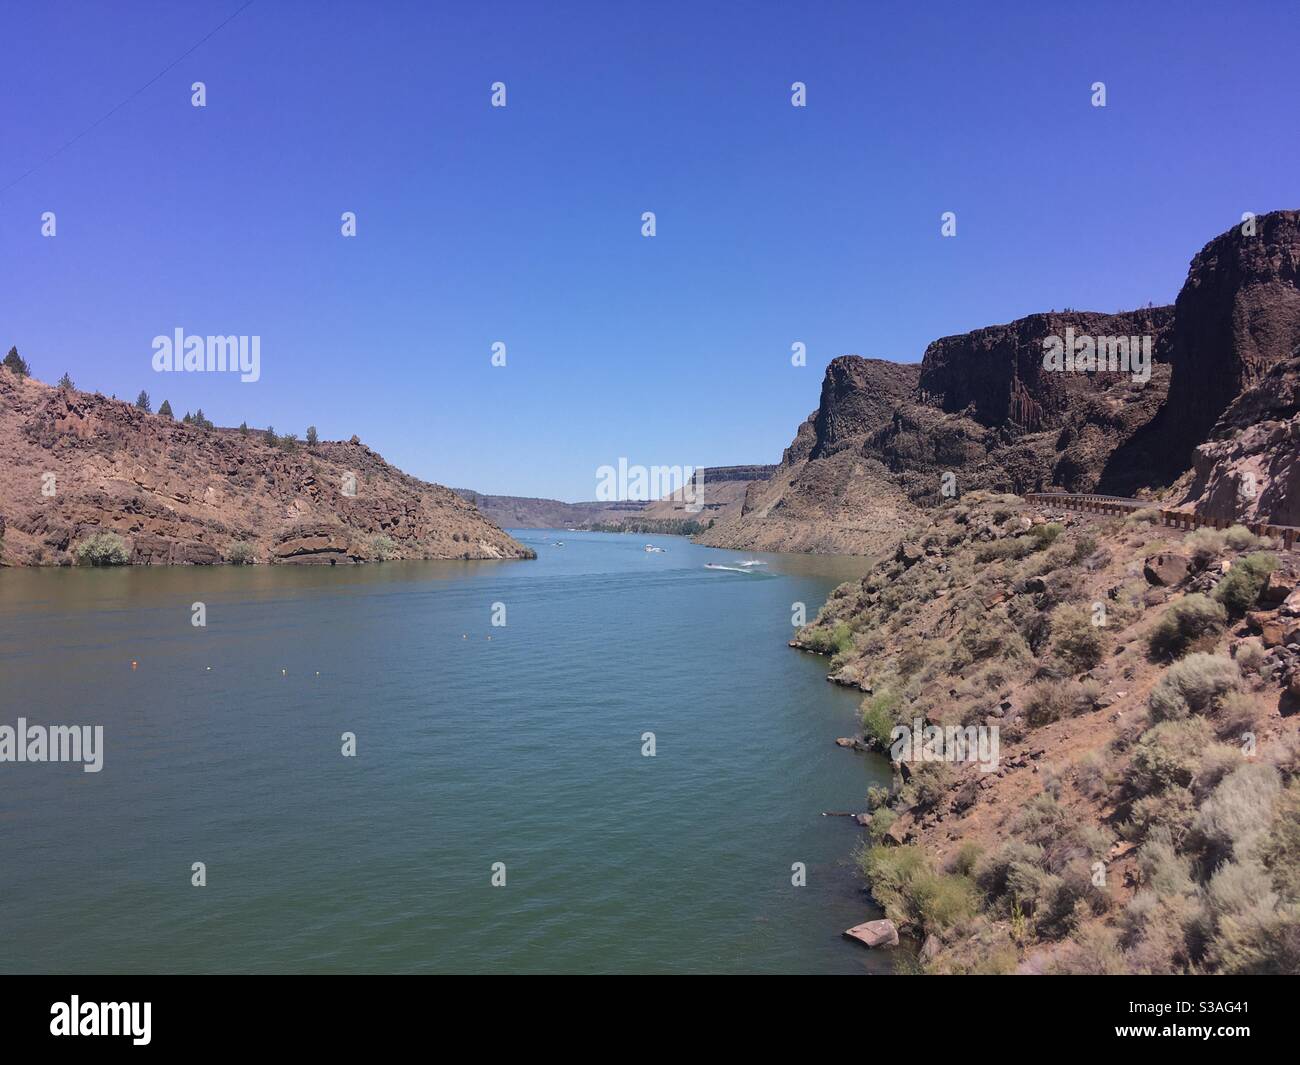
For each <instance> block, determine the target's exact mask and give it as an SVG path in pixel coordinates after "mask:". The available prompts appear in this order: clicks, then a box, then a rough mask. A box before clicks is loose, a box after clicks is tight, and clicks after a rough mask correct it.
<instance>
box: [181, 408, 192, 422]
mask: <svg viewBox="0 0 1300 1065" xmlns="http://www.w3.org/2000/svg"><path fill="white" fill-rule="evenodd" d="M181 421H183V422H184V423H185V424H186V425H193V424H194V415H193V414H191V413H190V412H189V411H186V412H185V417H184V418H182V419H181Z"/></svg>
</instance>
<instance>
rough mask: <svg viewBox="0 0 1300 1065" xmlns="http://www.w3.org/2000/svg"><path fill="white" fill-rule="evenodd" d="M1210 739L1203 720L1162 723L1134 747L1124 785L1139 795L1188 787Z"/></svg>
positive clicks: (1144, 735)
mask: <svg viewBox="0 0 1300 1065" xmlns="http://www.w3.org/2000/svg"><path fill="white" fill-rule="evenodd" d="M1212 739H1213V737H1212V735H1211V733H1210V726H1209V725H1208V724H1207V723H1206V722H1205V720H1204V719H1203V718H1199V717H1198V718H1191V719H1188V720H1184V721H1162V722H1161V723H1160V724H1159V725H1157V726H1156V727H1155V728H1153V729H1148V730H1147V731H1146V732H1144V733H1143V734H1142V738H1141V739H1140V740H1138V742H1137V743H1136V744H1135V745H1134V747H1133V757H1132V758H1130V759H1129V764H1128V769H1127V770H1126V772H1125V774H1124V783H1125V784H1126V785H1127V786H1128V788H1129V791H1130V792H1131V793H1133V794H1134V795H1139V796H1140V795H1150V794H1153V793H1155V792H1160V791H1164V790H1165V789H1166V788H1171V787H1183V788H1186V787H1190V786H1191V783H1192V780H1193V779H1195V777H1196V773H1197V770H1198V769H1199V768H1200V764H1201V751H1202V749H1203V748H1205V747H1207V746H1208V745H1209V744H1210V742H1211V740H1212Z"/></svg>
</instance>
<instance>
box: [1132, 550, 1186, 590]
mask: <svg viewBox="0 0 1300 1065" xmlns="http://www.w3.org/2000/svg"><path fill="white" fill-rule="evenodd" d="M1190 568H1191V564H1190V561H1189V560H1188V558H1187V556H1186V555H1178V554H1173V553H1167V554H1159V555H1152V556H1151V557H1150V558H1148V559H1147V560H1146V562H1144V563H1143V565H1142V575H1143V576H1144V577H1146V579H1147V583H1148V584H1155V585H1161V586H1163V587H1170V586H1172V585H1175V584H1178V583H1179V582H1180V581H1182V580H1184V579H1185V578H1186V577H1187V573H1188V570H1189V569H1190Z"/></svg>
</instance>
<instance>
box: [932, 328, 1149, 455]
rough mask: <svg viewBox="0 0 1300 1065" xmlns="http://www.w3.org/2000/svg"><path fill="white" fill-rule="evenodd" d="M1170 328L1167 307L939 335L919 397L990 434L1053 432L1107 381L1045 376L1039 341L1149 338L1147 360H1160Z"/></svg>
mask: <svg viewBox="0 0 1300 1065" xmlns="http://www.w3.org/2000/svg"><path fill="white" fill-rule="evenodd" d="M1172 324H1173V308H1171V307H1151V308H1146V309H1142V310H1136V311H1128V312H1125V313H1123V314H1099V313H1095V312H1089V311H1060V312H1057V311H1053V312H1050V313H1047V314H1032V315H1030V316H1029V317H1028V318H1021V319H1019V320H1018V321H1015V322H1010V323H1008V324H1006V325H993V326H988V327H986V328H984V329H976V330H974V331H973V332H970V333H962V334H960V335H958V336H950V337H943V338H942V339H940V340H936V341H935V342H934V343H933V344H931V345H930V346H929V347H928V348H926V350H925V356H924V358H923V359H922V362H921V381H920V388H921V395H922V398H923V399H925V400H927V401H929V402H932V403H933V404H934V405H936V406H938V407H939V409H941V410H943V411H946V412H959V411H967V412H969V414H970V416H971V417H972V418H974V420H975V421H977V422H979V423H980V424H981V425H984V426H988V427H990V428H1004V427H1005V428H1008V429H1010V430H1011V431H1012V432H1018V433H1033V432H1038V431H1041V430H1044V429H1051V428H1059V427H1061V426H1063V425H1065V424H1066V423H1067V422H1068V420H1069V413H1070V410H1071V408H1072V407H1073V406H1074V405H1075V404H1076V403H1077V402H1078V401H1080V400H1081V399H1083V398H1084V397H1087V396H1089V395H1096V394H1099V393H1103V392H1105V391H1107V390H1108V387H1109V384H1110V382H1111V381H1112V380H1113V375H1107V374H1099V375H1096V376H1091V375H1088V374H1078V373H1061V372H1056V371H1052V370H1046V369H1044V367H1043V348H1044V341H1046V340H1047V339H1048V338H1049V337H1059V338H1065V337H1066V336H1067V333H1068V334H1071V335H1073V336H1076V337H1083V336H1088V337H1092V338H1094V339H1096V338H1098V337H1124V338H1133V337H1137V338H1150V343H1151V348H1152V355H1153V358H1154V359H1155V360H1157V361H1160V362H1165V361H1167V360H1168V355H1167V343H1168V334H1169V330H1170V326H1171V325H1172ZM1129 379H1130V380H1132V375H1131V374H1130V375H1129Z"/></svg>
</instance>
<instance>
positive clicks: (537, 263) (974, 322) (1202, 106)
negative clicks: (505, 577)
mask: <svg viewBox="0 0 1300 1065" xmlns="http://www.w3.org/2000/svg"><path fill="white" fill-rule="evenodd" d="M243 3H244V0H219V2H218V0H211V2H208V0H204V2H186V3H176V2H174V0H170V2H157V3H153V2H143V0H123V2H121V3H113V4H107V3H67V2H62V0H49V2H45V3H36V2H27V3H13V2H9V0H4V2H3V3H2V4H0V40H3V41H4V42H5V62H4V75H3V78H4V89H3V92H2V93H0V187H4V186H10V187H8V188H6V189H5V190H4V191H3V192H0V350H7V348H8V346H9V345H10V344H17V345H18V347H19V349H20V351H21V352H22V353H23V355H24V356H25V357H27V358H28V360H29V361H30V362H31V363H32V364H33V368H34V372H35V374H36V376H38V377H40V378H42V379H43V380H47V381H54V380H55V379H57V378H58V376H59V375H60V374H61V373H62V372H63V371H64V370H67V371H68V372H70V373H71V374H72V376H73V378H74V379H75V380H76V383H77V385H78V386H79V387H82V388H90V389H99V390H100V391H103V392H105V393H106V394H107V393H116V394H117V395H118V396H119V397H123V398H134V396H135V395H136V393H137V392H138V391H139V390H140V389H141V388H146V389H148V391H149V392H150V393H151V394H152V396H153V399H154V403H155V405H156V404H157V403H158V402H160V401H161V400H162V399H163V398H168V399H170V401H171V404H172V406H173V407H175V408H176V411H177V414H178V415H179V414H180V413H182V412H183V411H184V410H185V409H193V408H196V407H202V408H203V409H204V411H205V412H206V413H207V415H208V416H209V417H211V418H212V419H213V420H215V421H216V422H217V423H218V424H238V423H239V422H240V421H241V420H247V421H248V423H249V424H250V425H256V426H263V425H266V424H267V423H268V422H269V423H273V424H274V425H275V427H276V428H277V429H278V430H280V431H286V430H294V431H297V432H298V433H299V435H302V433H303V432H304V431H305V428H306V426H307V425H308V424H309V423H311V424H315V425H316V426H318V428H319V431H320V434H321V436H322V437H327V438H336V437H344V438H346V437H347V436H349V435H351V434H352V433H357V434H359V435H360V436H361V438H362V440H364V441H365V442H366V443H368V444H370V445H371V446H372V447H373V448H375V449H376V450H377V451H379V452H381V453H382V454H383V455H384V456H385V457H386V458H388V459H389V460H390V461H392V462H395V463H397V464H398V465H400V466H401V467H403V468H404V469H406V470H408V471H409V472H411V473H414V474H416V475H417V476H421V477H425V478H427V479H430V480H435V481H438V482H441V483H443V484H450V485H453V486H457V487H469V488H476V489H479V490H481V491H486V492H498V493H509V494H519V495H543V496H552V497H557V498H563V499H569V500H576V499H590V498H592V497H593V496H594V494H595V486H596V473H595V471H596V468H597V467H598V466H600V465H603V464H606V463H609V464H611V465H612V464H615V463H617V460H618V458H619V457H620V456H626V457H627V458H628V460H629V461H630V462H631V463H640V464H643V465H646V466H650V465H676V464H703V465H726V464H733V463H748V462H775V461H777V460H778V459H779V457H780V454H781V450H782V448H783V447H785V446H786V445H787V444H788V443H789V442H790V440H791V438H792V437H793V435H794V431H795V429H796V427H797V425H798V423H799V422H800V421H801V420H802V419H803V418H804V417H806V416H807V414H808V413H809V411H810V410H812V409H813V408H814V407H815V406H816V402H817V396H818V391H819V388H820V384H821V379H822V372H823V369H824V367H825V364H826V362H827V361H829V360H830V359H831V358H833V357H834V356H836V355H840V354H845V353H856V354H861V355H870V356H876V357H881V358H892V359H898V360H903V361H915V360H918V359H920V357H921V355H922V353H923V352H924V350H925V346H926V344H927V343H929V342H930V341H931V340H933V339H935V338H936V337H940V336H944V335H947V334H951V333H957V332H963V331H965V330H967V329H972V328H975V327H978V326H981V325H987V324H992V323H996V322H1004V321H1008V320H1010V319H1013V318H1016V317H1019V316H1022V315H1025V314H1028V313H1031V312H1034V311H1040V310H1046V309H1049V308H1053V307H1056V308H1061V307H1065V306H1070V307H1076V308H1082V309H1095V310H1112V311H1113V310H1118V309H1121V308H1128V307H1133V306H1138V305H1143V304H1145V303H1146V302H1147V301H1148V300H1153V301H1155V302H1157V303H1163V302H1169V301H1172V299H1173V298H1174V296H1175V295H1176V294H1177V292H1178V288H1179V286H1180V285H1181V283H1182V281H1183V278H1184V276H1185V274H1186V270H1187V264H1188V261H1189V260H1190V258H1191V256H1192V255H1193V254H1194V253H1195V252H1196V251H1197V250H1198V249H1199V248H1200V247H1201V246H1202V245H1203V244H1204V243H1205V242H1206V241H1208V240H1209V239H1210V238H1211V237H1213V236H1214V235H1216V234H1217V233H1219V232H1221V231H1223V230H1225V229H1227V228H1228V227H1229V226H1231V225H1232V224H1234V223H1235V222H1236V221H1237V220H1238V219H1239V218H1240V216H1241V213H1242V212H1243V211H1247V210H1251V211H1256V212H1264V211H1269V210H1275V209H1278V208H1296V207H1300V189H1298V188H1297V182H1298V181H1300V106H1298V105H1300V99H1298V97H1300V81H1298V80H1297V79H1296V76H1295V64H1294V63H1293V62H1289V61H1287V59H1286V56H1287V55H1288V52H1287V49H1286V46H1285V45H1284V44H1282V43H1281V42H1285V41H1293V40H1294V39H1295V36H1296V30H1297V28H1298V27H1300V5H1297V4H1295V3H1294V2H1285V3H1283V2H1277V3H1243V2H1237V3H1232V4H1215V5H1211V4H1202V3H1189V2H1180V3H1169V4H1140V5H1138V4H1132V3H1118V4H1109V3H1088V4H1069V5H1066V4H1058V3H1042V2H1039V3H1023V4H1021V3H996V2H994V3H987V4H986V3H978V4H974V3H969V2H967V3H954V4H933V5H925V4H915V3H908V4H897V5H894V4H869V3H796V2H794V0H782V2H770V0H769V2H758V3H743V4H742V3H709V2H704V0H696V2H692V3H681V4H678V3H653V4H651V3H617V2H604V3H596V2H591V3H531V4H522V3H456V4H450V3H423V2H421V3H416V2H407V3H403V2H397V0H391V2H376V0H372V2H369V3H342V2H292V0H290V2H286V0H256V2H254V3H253V4H252V5H251V6H250V7H248V8H247V9H246V10H244V11H242V12H241V13H240V14H239V15H238V16H237V17H236V18H234V19H233V21H231V22H230V23H229V24H228V25H226V26H224V27H223V28H222V29H220V30H219V32H217V33H216V34H214V35H213V36H212V37H211V38H210V39H208V40H206V41H205V42H204V43H202V44H201V45H199V47H197V48H196V49H194V51H193V52H192V54H189V55H188V56H186V57H185V58H184V59H182V60H181V61H180V62H179V63H176V64H175V66H174V67H172V68H171V69H170V70H168V71H167V72H166V73H164V74H163V75H162V76H161V77H159V78H157V80H156V81H153V83H152V84H149V85H148V86H147V87H146V88H144V89H143V91H138V90H140V89H141V87H142V86H144V85H146V83H148V82H149V81H150V79H152V78H154V77H155V75H157V74H158V73H159V72H160V71H162V70H163V69H164V68H165V67H167V66H168V64H170V63H172V62H173V61H174V60H176V59H177V58H178V57H179V56H181V55H183V54H184V53H185V52H187V51H188V50H189V49H191V48H192V47H193V46H194V45H195V44H196V43H197V42H199V41H200V40H201V39H202V38H204V36H205V35H207V34H208V33H209V32H210V31H211V30H212V29H213V28H214V27H215V26H217V25H218V24H220V23H221V22H222V21H223V20H225V19H226V18H228V17H229V16H230V15H231V13H233V12H234V11H236V10H237V9H238V8H239V7H240V6H241V5H242V4H243ZM194 81H203V82H205V83H206V86H207V106H206V107H205V108H195V107H193V106H191V89H190V86H191V84H192V83H193V82H194ZM495 81H503V82H505V84H506V88H507V106H506V107H505V108H493V107H492V106H490V98H491V89H490V86H491V84H492V83H493V82H495ZM795 81H803V82H805V83H806V85H807V107H805V108H795V107H792V106H791V103H790V97H791V84H792V83H793V82H795ZM1095 81H1103V82H1105V84H1106V94H1107V106H1106V107H1105V108H1096V107H1093V106H1092V105H1091V97H1092V89H1091V86H1092V83H1093V82H1095ZM137 91H138V92H137ZM133 94H135V95H133ZM119 104H120V105H121V106H120V107H118V105H119ZM115 107H117V110H116V111H112V109H113V108H115ZM110 111H112V113H111V114H108V112H110ZM105 115H107V117H105ZM101 118H102V119H103V121H100V122H98V124H97V125H94V126H93V128H92V129H90V130H89V132H86V133H85V134H84V135H83V136H79V137H78V135H79V134H82V132H83V131H85V130H86V129H87V127H90V126H92V124H94V123H96V122H97V120H99V119H101ZM74 137H77V138H78V139H76V140H75V141H74V142H73V143H72V144H71V146H69V147H67V148H66V150H63V151H62V152H60V153H59V154H57V155H56V156H55V157H54V158H53V159H49V156H50V155H51V154H52V153H54V152H56V150H58V149H59V148H60V146H61V145H64V144H65V143H66V142H67V141H69V140H70V139H72V138H74ZM47 159H48V161H46V160H47ZM31 167H36V169H35V170H34V171H33V172H32V173H30V174H27V176H25V177H22V178H21V180H17V183H16V184H11V183H13V182H15V180H16V179H18V178H19V177H20V176H21V175H23V174H24V173H26V172H27V171H28V170H29V168H31ZM45 211H53V212H55V215H56V219H57V236H55V237H53V238H49V237H43V236H42V235H41V214H42V212H45ZM344 211H354V212H356V215H357V229H358V235H357V236H356V237H355V238H345V237H343V236H341V234H340V225H341V223H340V215H341V214H342V212H344ZM644 211H654V212H655V213H656V216H657V235H656V236H655V237H653V238H646V237H643V236H642V235H641V215H642V212H644ZM944 211H954V212H956V214H957V236H956V237H954V238H943V237H941V236H940V215H941V214H942V213H943V212H944ZM177 328H183V329H185V330H186V331H187V333H192V334H193V333H197V334H209V333H215V334H247V335H254V334H256V335H258V336H260V337H261V355H262V374H261V379H260V380H259V381H258V382H256V383H240V382H239V381H238V380H237V379H230V378H217V377H215V376H214V375H209V374H171V375H167V376H164V375H160V374H156V373H154V371H153V370H152V368H151V365H150V360H151V357H152V348H151V342H152V339H153V337H155V336H156V335H159V334H170V333H172V332H173V331H174V330H175V329H177ZM495 341H502V342H504V343H505V344H506V351H507V356H506V359H507V365H506V366H505V367H504V368H499V367H493V366H492V365H491V364H490V357H491V345H492V344H493V343H494V342H495ZM796 341H801V342H803V343H804V344H806V345H807V351H808V365H807V366H806V367H803V368H798V367H793V366H791V364H790V349H791V345H792V344H793V343H795V342H796Z"/></svg>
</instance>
